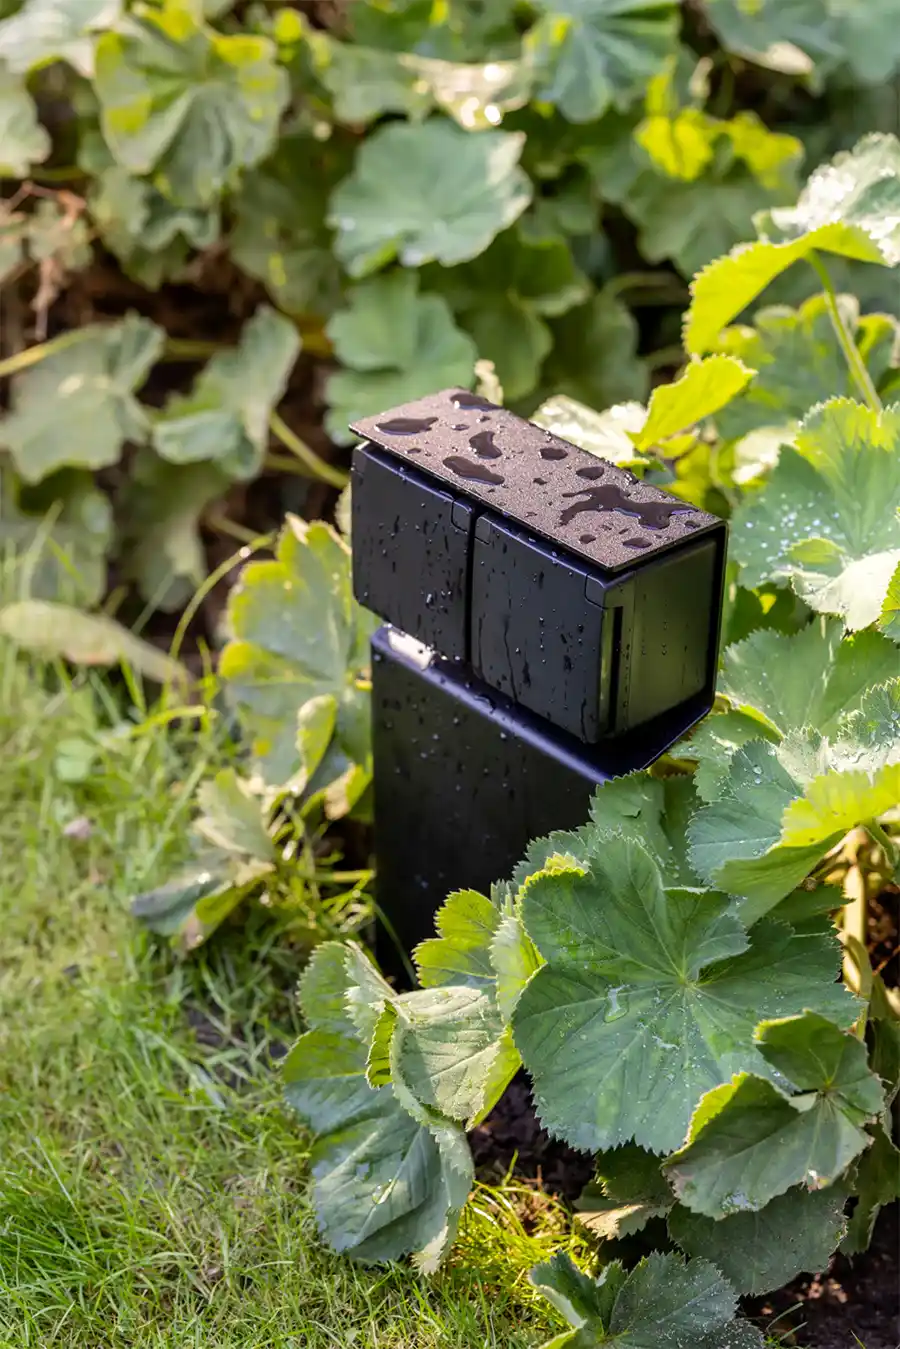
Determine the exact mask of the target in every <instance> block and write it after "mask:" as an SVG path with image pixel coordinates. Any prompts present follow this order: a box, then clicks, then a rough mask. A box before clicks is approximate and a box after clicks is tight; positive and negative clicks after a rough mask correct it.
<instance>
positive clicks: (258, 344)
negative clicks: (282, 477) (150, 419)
mask: <svg viewBox="0 0 900 1349" xmlns="http://www.w3.org/2000/svg"><path fill="white" fill-rule="evenodd" d="M299 350H300V338H299V336H298V334H297V330H296V328H295V327H294V325H293V324H292V323H291V322H290V320H289V319H286V318H285V317H284V315H282V314H276V312H275V310H274V309H269V308H268V307H267V306H262V307H261V308H260V309H258V310H257V311H256V313H255V314H254V316H253V318H252V319H251V320H250V321H249V323H247V324H246V325H245V326H244V330H243V332H242V333H241V340H240V343H239V345H238V347H237V348H236V349H235V350H234V351H223V352H219V353H217V355H215V356H213V357H212V359H211V360H210V361H209V362H208V363H207V365H206V366H205V367H204V369H203V370H202V371H201V372H200V374H199V375H198V376H197V378H196V380H195V381H194V387H193V389H192V390H191V392H190V393H189V394H187V395H182V394H177V395H176V396H175V397H173V398H170V399H169V402H168V403H167V404H166V407H165V409H164V410H163V411H162V412H161V413H160V414H159V416H158V417H157V418H156V419H155V421H154V424H153V446H154V449H155V450H156V451H157V453H158V454H159V456H160V458H162V459H166V460H168V461H169V463H170V464H195V463H199V462H213V463H215V464H216V465H217V466H218V467H219V468H221V469H222V471H223V472H225V473H228V474H229V475H231V476H233V477H235V478H252V477H254V476H255V475H256V474H257V473H258V472H259V468H260V464H261V463H262V459H263V455H264V454H265V450H266V444H267V443H268V437H269V417H270V415H271V412H272V408H273V407H274V406H275V404H277V403H278V401H279V399H280V398H281V395H282V394H283V393H284V390H285V387H286V385H287V381H288V377H289V375H290V373H291V370H292V369H293V365H294V362H295V360H296V359H297V353H298V351H299Z"/></svg>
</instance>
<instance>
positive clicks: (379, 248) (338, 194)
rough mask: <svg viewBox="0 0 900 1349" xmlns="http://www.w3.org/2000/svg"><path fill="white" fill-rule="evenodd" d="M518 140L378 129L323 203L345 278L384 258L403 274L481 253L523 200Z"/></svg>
mask: <svg viewBox="0 0 900 1349" xmlns="http://www.w3.org/2000/svg"><path fill="white" fill-rule="evenodd" d="M524 139H525V138H524V136H523V135H522V133H521V132H504V131H484V132H480V133H479V134H478V135H471V134H469V133H467V132H465V131H463V130H461V129H460V128H459V127H458V126H456V125H455V124H454V123H452V122H447V121H445V120H443V119H442V118H431V119H430V120H429V121H427V122H424V123H423V124H421V125H419V126H415V125H412V124H410V123H406V122H390V123H388V124H387V125H386V126H382V127H379V128H378V130H376V131H375V132H374V133H373V134H372V135H371V136H370V137H368V139H367V140H365V141H364V142H363V144H362V145H361V146H360V147H359V149H358V151H357V154H356V161H355V164H354V167H353V171H352V173H351V174H350V176H349V177H348V178H345V179H344V181H343V182H342V183H341V184H340V185H339V187H338V188H337V189H336V190H335V192H334V193H333V194H332V198H331V209H330V212H329V218H328V222H329V224H330V225H331V226H332V227H333V228H334V229H335V230H336V231H337V237H336V239H335V245H334V247H335V252H336V253H337V256H338V257H339V258H340V260H341V262H342V263H343V264H344V266H345V267H346V269H347V271H348V272H349V273H350V275H351V276H355V277H361V276H367V275H368V274H369V273H370V272H374V271H377V270H378V268H379V267H383V266H384V265H385V264H386V263H388V262H390V261H392V260H393V259H394V258H398V259H399V261H400V262H401V263H402V264H403V265H404V266H405V267H420V266H421V265H422V264H423V263H425V262H440V263H443V265H444V266H445V267H452V266H454V265H455V264H456V263H459V262H468V261H469V259H470V258H475V257H477V256H478V254H479V253H483V252H484V250H485V249H486V248H487V246H488V244H489V243H490V242H491V240H492V239H493V238H494V236H495V235H497V234H499V233H500V231H501V230H503V229H506V228H507V226H509V225H511V224H512V223H513V221H514V220H516V219H517V218H518V217H519V216H520V215H521V214H522V212H523V211H524V210H525V207H526V206H527V205H528V203H529V201H530V200H531V184H530V182H529V180H528V178H527V176H526V175H525V173H524V172H523V171H522V169H520V168H519V165H518V161H519V156H520V155H521V153H522V146H523V143H524Z"/></svg>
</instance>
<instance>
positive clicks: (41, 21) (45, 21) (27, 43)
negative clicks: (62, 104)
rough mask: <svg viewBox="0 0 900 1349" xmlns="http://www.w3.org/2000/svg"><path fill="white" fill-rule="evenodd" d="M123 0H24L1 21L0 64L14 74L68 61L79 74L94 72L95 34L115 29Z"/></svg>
mask: <svg viewBox="0 0 900 1349" xmlns="http://www.w3.org/2000/svg"><path fill="white" fill-rule="evenodd" d="M121 13H122V0H66V4H65V5H64V6H61V5H59V4H58V3H57V0H25V3H24V4H23V5H22V6H21V7H20V9H19V10H18V13H16V14H14V15H12V16H11V17H10V18H8V19H4V20H3V21H2V22H0V64H2V65H5V66H7V67H8V69H9V70H11V71H13V72H15V73H19V74H21V73H24V72H26V71H29V70H33V69H34V68H35V66H43V65H49V63H50V62H51V61H68V63H69V64H70V65H71V66H74V67H75V69H76V70H77V71H78V73H79V75H84V76H85V77H86V78H87V79H90V78H91V76H92V75H93V73H94V41H95V38H94V34H96V33H102V32H104V31H105V30H107V29H109V28H112V27H113V25H114V24H116V23H117V22H118V20H119V18H120V15H121Z"/></svg>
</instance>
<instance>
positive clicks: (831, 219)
mask: <svg viewBox="0 0 900 1349" xmlns="http://www.w3.org/2000/svg"><path fill="white" fill-rule="evenodd" d="M898 199H900V141H898V140H897V138H896V137H894V136H883V135H875V136H867V137H865V138H864V139H863V140H862V141H860V142H859V144H858V145H857V146H856V147H855V149H853V150H852V151H846V152H842V153H841V154H839V155H837V156H836V157H835V159H833V160H832V161H831V163H830V164H826V165H823V166H822V167H821V168H819V169H817V170H816V171H815V173H814V174H813V175H812V177H811V178H810V179H809V181H808V182H807V184H806V186H805V188H804V189H803V192H802V193H801V194H800V200H799V201H798V203H797V206H796V207H794V208H781V209H778V210H774V211H771V212H769V213H768V214H767V215H765V216H764V217H761V218H760V219H758V220H757V222H756V224H757V229H758V231H759V232H760V234H761V235H762V238H761V239H760V241H759V242H757V243H752V244H744V245H742V246H741V247H739V248H736V249H734V250H733V252H731V253H729V254H728V255H727V256H726V257H722V258H719V259H718V261H717V262H714V263H712V264H711V265H710V266H709V267H706V268H705V269H704V270H703V271H702V272H701V273H700V275H699V276H697V277H695V279H694V281H693V283H692V285H691V296H692V300H691V307H690V309H689V310H688V313H687V316H686V318H685V329H684V343H685V347H686V349H687V350H688V351H689V352H690V353H691V354H692V355H698V356H699V355H702V354H703V353H704V352H705V351H708V350H709V349H710V347H712V346H714V345H715V343H716V341H717V339H718V336H719V334H720V332H721V331H722V329H723V328H724V327H725V326H726V325H727V324H728V323H730V322H731V321H732V319H734V318H735V317H736V316H737V315H738V314H740V313H741V312H742V310H744V309H745V308H746V307H747V305H748V304H750V303H751V301H753V300H755V299H756V297H757V295H759V294H761V293H762V291H763V290H765V288H766V286H768V285H769V284H770V283H771V282H772V281H774V280H775V278H776V277H777V276H780V275H781V273H782V272H784V271H786V270H787V269H788V268H789V267H791V266H792V265H793V264H794V263H795V262H799V261H801V260H802V259H804V258H807V257H809V256H810V255H811V254H812V253H814V252H823V253H837V254H839V255H840V256H842V257H846V258H852V259H855V260H857V261H860V262H875V263H880V264H881V265H882V266H886V267H892V266H895V265H896V264H897V262H898V261H900V226H898V225H897V224H896V223H895V222H896V220H897V218H898V217H897V201H898Z"/></svg>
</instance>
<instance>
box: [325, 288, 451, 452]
mask: <svg viewBox="0 0 900 1349" xmlns="http://www.w3.org/2000/svg"><path fill="white" fill-rule="evenodd" d="M328 335H329V337H330V338H331V340H332V342H333V344H334V349H335V354H336V355H337V357H338V359H339V360H340V361H341V362H342V364H343V365H344V366H345V367H346V368H345V369H343V370H338V371H337V372H336V373H335V374H333V375H331V376H330V377H329V380H328V384H327V390H326V393H327V398H328V402H329V405H330V407H329V412H328V416H327V419H326V425H327V427H328V430H329V432H330V434H331V436H332V437H333V439H334V440H336V441H337V442H338V443H339V444H344V445H346V444H348V443H349V442H350V441H351V440H352V439H353V433H352V432H351V431H350V430H349V423H350V422H351V421H356V420H358V419H359V418H360V417H368V416H371V415H372V414H373V413H375V412H381V411H383V410H384V409H385V408H388V407H398V406H399V405H400V404H401V403H407V402H409V401H411V400H412V399H414V398H420V397H421V396H422V395H423V394H426V393H433V392H434V390H435V389H441V388H448V387H452V386H454V385H457V386H458V385H463V386H465V387H467V388H468V387H471V385H472V381H473V379H474V367H475V360H476V357H477V352H476V348H475V345H474V343H473V342H472V339H471V338H470V337H469V336H468V335H467V334H466V333H464V332H462V331H461V330H460V329H459V328H457V326H456V324H455V323H454V321H453V316H452V315H451V313H450V310H449V308H448V306H447V302H446V300H444V299H443V298H442V297H441V296H440V295H422V294H420V291H419V277H418V275H417V274H416V273H415V272H401V271H394V272H392V273H390V274H389V275H387V276H379V277H374V278H373V279H372V280H371V281H366V282H363V283H362V284H361V285H359V286H354V287H353V289H352V290H351V292H350V296H349V307H348V308H347V309H344V310H341V311H339V312H338V313H337V314H335V316H334V317H333V318H332V319H331V321H330V323H329V324H328Z"/></svg>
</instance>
